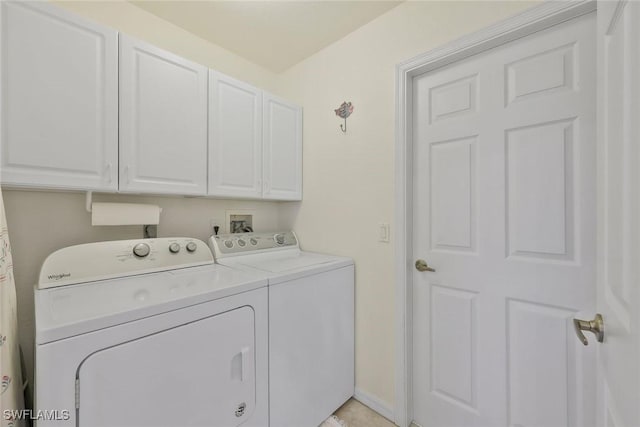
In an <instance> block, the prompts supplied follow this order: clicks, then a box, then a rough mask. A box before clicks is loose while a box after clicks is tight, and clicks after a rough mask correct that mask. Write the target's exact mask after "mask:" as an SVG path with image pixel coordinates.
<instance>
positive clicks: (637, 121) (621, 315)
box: [598, 1, 640, 427]
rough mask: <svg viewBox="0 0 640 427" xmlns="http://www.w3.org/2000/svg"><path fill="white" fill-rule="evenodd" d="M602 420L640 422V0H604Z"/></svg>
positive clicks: (624, 426)
mask: <svg viewBox="0 0 640 427" xmlns="http://www.w3.org/2000/svg"><path fill="white" fill-rule="evenodd" d="M598 43H599V44H598V51H599V58H598V64H599V67H600V68H599V70H598V71H599V76H600V78H599V80H598V89H599V98H598V148H599V150H598V166H599V167H598V177H599V178H598V207H599V210H598V311H599V312H600V313H602V316H603V318H604V324H605V341H604V343H603V344H602V345H600V346H599V353H598V356H599V357H598V362H599V373H600V376H599V387H598V391H599V396H598V409H599V411H598V425H599V426H606V427H632V426H639V425H640V405H639V404H638V403H639V402H640V290H639V287H638V285H639V283H638V282H639V281H640V262H639V261H640V172H639V170H638V166H639V165H640V145H639V144H640V84H638V76H640V4H639V3H637V2H635V1H629V2H626V1H603V2H598Z"/></svg>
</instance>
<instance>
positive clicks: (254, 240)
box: [249, 237, 258, 246]
mask: <svg viewBox="0 0 640 427" xmlns="http://www.w3.org/2000/svg"><path fill="white" fill-rule="evenodd" d="M249 243H251V245H252V246H255V245H257V244H258V239H256V238H255V237H252V238H250V239H249Z"/></svg>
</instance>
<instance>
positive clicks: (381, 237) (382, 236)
mask: <svg viewBox="0 0 640 427" xmlns="http://www.w3.org/2000/svg"><path fill="white" fill-rule="evenodd" d="M389 233H390V231H389V224H387V223H386V222H381V223H380V224H378V241H379V242H384V243H389Z"/></svg>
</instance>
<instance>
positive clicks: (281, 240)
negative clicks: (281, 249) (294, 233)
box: [273, 233, 284, 245]
mask: <svg viewBox="0 0 640 427" xmlns="http://www.w3.org/2000/svg"><path fill="white" fill-rule="evenodd" d="M273 240H275V241H276V243H277V244H278V245H284V234H282V233H280V234H276V235H275V236H273Z"/></svg>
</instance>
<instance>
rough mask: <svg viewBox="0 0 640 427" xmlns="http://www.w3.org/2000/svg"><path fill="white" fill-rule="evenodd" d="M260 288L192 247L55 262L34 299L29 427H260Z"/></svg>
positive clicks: (146, 246)
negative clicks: (32, 423)
mask: <svg viewBox="0 0 640 427" xmlns="http://www.w3.org/2000/svg"><path fill="white" fill-rule="evenodd" d="M266 285H267V280H265V279H264V278H260V277H256V276H254V275H251V274H250V273H246V272H241V271H238V270H237V269H231V268H228V267H225V266H223V265H217V264H213V257H212V254H211V251H210V250H209V248H208V246H207V245H206V244H205V243H204V242H202V241H200V240H196V239H187V238H160V239H145V240H127V241H114V242H100V243H90V244H85V245H79V246H72V247H69V248H65V249H61V250H59V251H57V252H54V253H53V254H51V255H50V256H49V257H48V258H47V259H46V260H45V262H44V264H43V266H42V270H41V272H40V280H39V283H38V285H37V286H36V290H35V311H36V350H35V353H36V354H35V356H36V362H35V381H36V383H35V406H36V408H35V409H36V410H37V411H41V412H35V414H36V415H37V416H38V417H39V418H40V419H39V420H38V422H37V426H38V427H45V426H56V427H63V426H74V427H77V426H80V427H145V426H149V427H151V426H153V427H161V426H166V427H183V426H185V427H186V426H202V427H204V426H207V427H231V426H239V425H243V426H252V427H265V426H267V425H268V371H267V369H268V365H267V357H268V350H267V345H268V341H267V333H268V328H267V321H268V317H267V316H268V315H267V309H268V305H267V304H268V303H267V288H266ZM44 411H48V412H44ZM48 418H53V419H48Z"/></svg>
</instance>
